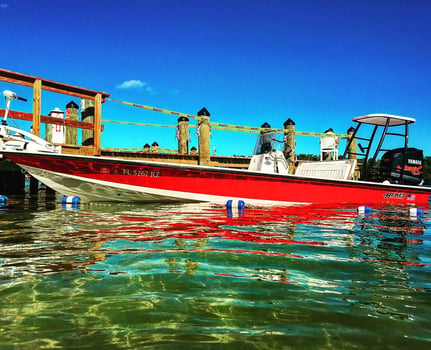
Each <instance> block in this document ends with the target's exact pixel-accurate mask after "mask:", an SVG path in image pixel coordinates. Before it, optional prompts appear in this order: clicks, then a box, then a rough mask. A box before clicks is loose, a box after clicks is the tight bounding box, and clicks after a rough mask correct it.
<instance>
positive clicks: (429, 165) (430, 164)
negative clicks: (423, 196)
mask: <svg viewBox="0 0 431 350" xmlns="http://www.w3.org/2000/svg"><path fill="white" fill-rule="evenodd" d="M422 171H423V172H424V183H425V185H431V157H425V158H424V164H423V168H422Z"/></svg>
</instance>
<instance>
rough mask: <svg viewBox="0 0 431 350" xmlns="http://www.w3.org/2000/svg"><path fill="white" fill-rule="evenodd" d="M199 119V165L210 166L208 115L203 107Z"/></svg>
mask: <svg viewBox="0 0 431 350" xmlns="http://www.w3.org/2000/svg"><path fill="white" fill-rule="evenodd" d="M198 117H199V124H198V128H199V165H210V160H211V155H210V113H209V112H208V111H207V109H206V108H205V107H204V108H202V109H201V110H200V111H199V112H198Z"/></svg>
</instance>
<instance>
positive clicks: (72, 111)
mask: <svg viewBox="0 0 431 350" xmlns="http://www.w3.org/2000/svg"><path fill="white" fill-rule="evenodd" d="M78 109H79V106H78V105H77V104H76V103H75V102H74V101H70V102H69V103H68V104H67V105H66V119H69V120H78ZM65 143H66V144H68V145H77V144H78V130H77V129H76V128H73V127H71V126H67V127H66V141H65Z"/></svg>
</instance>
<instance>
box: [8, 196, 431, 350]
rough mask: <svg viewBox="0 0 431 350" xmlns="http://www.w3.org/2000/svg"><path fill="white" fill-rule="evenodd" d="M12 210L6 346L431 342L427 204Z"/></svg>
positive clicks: (12, 206)
mask: <svg viewBox="0 0 431 350" xmlns="http://www.w3.org/2000/svg"><path fill="white" fill-rule="evenodd" d="M69 209H70V210H69ZM0 215H1V216H2V219H4V220H2V226H3V229H2V233H1V236H0V245H1V253H0V275H1V276H2V277H1V285H0V287H1V290H2V295H3V298H2V300H1V301H0V310H1V311H0V324H2V330H3V331H2V337H3V340H1V341H0V345H4V344H18V345H22V346H30V345H31V346H46V345H47V344H51V346H55V347H72V348H73V347H77V346H81V345H83V344H85V345H86V346H89V347H92V346H96V345H97V346H100V345H116V346H118V347H119V348H121V347H126V348H127V347H129V348H139V347H143V346H148V347H150V348H151V347H155V348H156V347H157V346H169V345H173V344H175V346H179V347H180V348H190V346H192V345H194V346H203V345H205V346H209V347H211V345H214V346H216V345H217V344H218V345H220V344H224V345H225V346H227V347H228V348H232V349H233V348H237V347H238V346H242V347H246V348H263V347H265V346H269V347H271V348H275V347H280V348H282V347H283V346H286V345H289V346H301V347H304V348H305V347H309V346H319V347H325V346H326V345H327V342H328V341H330V343H331V344H332V346H334V347H335V348H339V347H342V346H345V347H347V346H353V345H355V346H356V347H357V348H362V347H368V346H370V345H371V344H376V343H377V342H379V341H381V340H382V339H385V344H386V345H388V346H399V345H400V344H401V345H419V346H421V345H423V344H424V343H426V339H425V338H426V337H424V334H426V332H428V324H429V323H428V322H427V321H426V320H427V317H428V315H429V313H430V311H431V310H430V306H429V303H428V300H429V294H430V293H431V286H430V284H429V272H430V264H431V251H430V246H431V241H430V238H429V234H426V235H425V234H424V233H425V232H428V233H429V214H428V213H427V211H426V213H425V217H424V218H423V219H421V218H419V219H418V218H411V217H410V216H409V212H408V209H407V208H405V207H402V208H389V209H388V208H387V207H386V208H385V210H379V208H374V209H373V211H372V213H371V214H370V215H369V216H359V215H358V213H357V208H356V207H348V208H343V207H338V208H334V207H322V206H310V207H288V208H254V209H253V208H251V209H250V208H246V209H245V210H243V211H241V210H240V211H238V212H229V211H228V210H226V208H221V207H214V206H211V205H209V204H181V205H141V206H139V205H133V206H131V205H127V204H102V203H100V204H91V205H81V206H80V207H79V208H67V210H64V209H63V208H62V207H61V206H60V205H59V204H55V205H52V204H49V205H47V206H46V207H45V208H44V207H43V206H41V205H40V204H37V205H33V206H32V205H31V203H30V204H29V203H27V204H25V203H24V202H20V201H17V202H13V201H11V202H10V203H9V204H8V206H7V207H6V208H4V211H3V212H2V213H1V214H0ZM18 217H19V218H20V220H17V218H18ZM12 315H14V316H12ZM16 315H18V316H16ZM29 324H31V325H32V326H31V327H29ZM35 329H36V331H35ZM394 329H395V330H397V332H395V333H394ZM39 331H40V337H38V336H35V334H39V333H38V332H39ZM247 336H252V338H251V339H249V338H247ZM125 344H126V345H125ZM325 344H326V345H325Z"/></svg>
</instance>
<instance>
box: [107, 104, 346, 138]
mask: <svg viewBox="0 0 431 350" xmlns="http://www.w3.org/2000/svg"><path fill="white" fill-rule="evenodd" d="M106 99H107V100H109V101H112V102H116V103H120V104H124V105H127V106H132V107H137V108H142V109H146V110H149V111H153V112H159V113H164V114H170V115H174V116H177V117H186V118H189V119H194V120H198V121H200V119H201V118H200V117H199V116H196V115H191V114H187V113H181V112H174V111H170V110H168V109H163V108H157V107H151V106H146V105H141V104H138V103H132V102H126V101H120V100H115V99H113V98H110V97H109V98H106ZM103 121H105V122H109V123H119V124H129V125H139V126H156V127H170V128H176V127H177V126H176V125H160V124H145V123H132V122H120V121H115V120H108V119H103ZM209 124H210V127H211V128H213V129H215V130H224V131H240V132H248V133H253V134H259V133H261V132H262V131H274V132H280V133H284V132H286V129H280V128H269V129H268V128H258V127H253V126H243V125H234V124H226V123H217V122H211V121H210V123H209ZM189 127H196V125H193V124H191V125H189ZM294 133H295V135H300V136H311V137H322V136H328V134H325V133H319V132H307V131H294ZM332 135H333V136H337V137H339V138H341V139H347V138H348V135H347V134H332Z"/></svg>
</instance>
